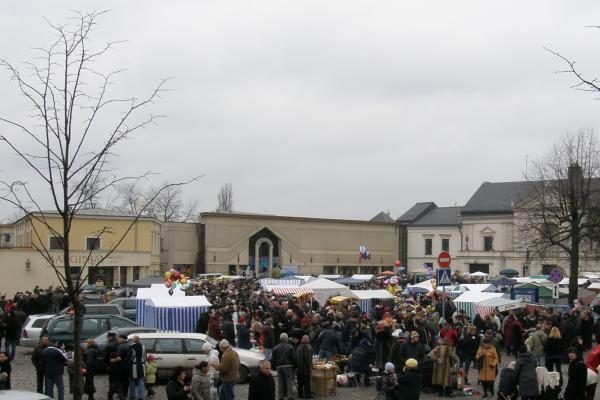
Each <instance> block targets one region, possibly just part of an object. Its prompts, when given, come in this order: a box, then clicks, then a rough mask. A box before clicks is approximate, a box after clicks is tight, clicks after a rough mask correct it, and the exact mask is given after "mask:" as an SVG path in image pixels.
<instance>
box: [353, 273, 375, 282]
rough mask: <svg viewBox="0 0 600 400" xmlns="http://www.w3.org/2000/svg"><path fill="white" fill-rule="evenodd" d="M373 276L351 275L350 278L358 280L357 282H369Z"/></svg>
mask: <svg viewBox="0 0 600 400" xmlns="http://www.w3.org/2000/svg"><path fill="white" fill-rule="evenodd" d="M373 276H374V275H372V274H368V275H365V274H362V275H361V274H354V275H352V278H354V279H358V280H361V281H370V280H371V279H373Z"/></svg>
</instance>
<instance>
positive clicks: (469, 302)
mask: <svg viewBox="0 0 600 400" xmlns="http://www.w3.org/2000/svg"><path fill="white" fill-rule="evenodd" d="M502 296H503V294H502V293H487V292H464V293H463V294H461V295H460V296H458V297H457V298H456V299H454V305H456V307H457V308H458V309H459V310H465V312H466V313H467V315H468V316H469V318H471V319H473V318H474V317H475V315H476V314H477V310H476V308H475V306H476V305H477V304H478V303H481V302H482V301H486V300H489V299H495V298H498V297H502Z"/></svg>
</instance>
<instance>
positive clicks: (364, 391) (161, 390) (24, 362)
mask: <svg viewBox="0 0 600 400" xmlns="http://www.w3.org/2000/svg"><path fill="white" fill-rule="evenodd" d="M30 357H31V351H30V349H29V348H25V347H22V346H18V347H17V356H16V359H15V361H13V363H12V379H11V384H12V387H13V389H22V390H31V391H35V370H34V368H33V366H32V364H31V361H30ZM512 359H513V358H512V357H507V356H505V355H504V356H503V357H502V360H503V363H506V362H508V361H511V360H512ZM567 368H568V366H567V365H563V377H564V378H565V380H566V375H567ZM66 375H67V374H66V373H65V387H66V388H67V389H66V391H67V392H68V378H67V376H66ZM469 381H470V382H477V370H476V369H475V368H472V369H471V371H470V372H469ZM497 384H498V382H497V381H496V385H497ZM95 385H96V390H97V392H96V396H95V399H97V400H103V399H106V397H107V392H108V377H107V376H106V375H98V376H96V378H95ZM474 388H476V389H478V390H481V387H480V386H479V385H475V386H474ZM155 391H156V396H154V399H156V400H166V398H167V396H166V393H165V386H164V384H161V385H157V386H156V387H155ZM235 394H236V398H237V399H238V400H244V399H247V397H248V384H243V385H236V386H235ZM376 395H377V393H376V391H375V389H374V388H373V387H366V388H365V387H363V386H360V387H352V388H350V387H338V388H336V397H337V398H340V399H344V400H345V399H352V400H374V399H375V397H376ZM65 397H66V398H69V397H70V396H68V395H66V396H65ZM473 397H475V398H479V397H480V396H479V395H476V396H473ZM438 398H439V397H438V396H437V395H436V394H429V393H425V392H421V399H424V400H429V399H438ZM595 398H597V399H600V388H598V389H597V391H596V397H595Z"/></svg>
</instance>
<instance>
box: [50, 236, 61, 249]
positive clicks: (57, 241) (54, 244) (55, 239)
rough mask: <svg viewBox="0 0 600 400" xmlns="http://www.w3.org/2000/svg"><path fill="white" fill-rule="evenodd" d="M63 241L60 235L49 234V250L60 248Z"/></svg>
mask: <svg viewBox="0 0 600 400" xmlns="http://www.w3.org/2000/svg"><path fill="white" fill-rule="evenodd" d="M63 248H64V241H63V238H62V236H50V250H62V249H63Z"/></svg>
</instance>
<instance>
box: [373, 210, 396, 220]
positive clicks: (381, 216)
mask: <svg viewBox="0 0 600 400" xmlns="http://www.w3.org/2000/svg"><path fill="white" fill-rule="evenodd" d="M370 221H371V222H394V218H392V217H390V214H388V213H386V212H384V211H382V212H380V213H379V214H377V215H376V216H374V217H373V218H371V220H370Z"/></svg>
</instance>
